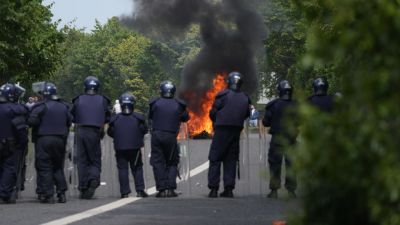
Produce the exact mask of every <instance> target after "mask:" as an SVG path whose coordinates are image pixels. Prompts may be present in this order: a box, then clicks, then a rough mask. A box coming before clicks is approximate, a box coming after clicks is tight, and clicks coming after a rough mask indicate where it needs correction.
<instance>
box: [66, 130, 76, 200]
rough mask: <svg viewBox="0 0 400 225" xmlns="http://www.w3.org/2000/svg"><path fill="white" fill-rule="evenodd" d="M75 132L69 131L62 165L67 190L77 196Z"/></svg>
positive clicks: (71, 194)
mask: <svg viewBox="0 0 400 225" xmlns="http://www.w3.org/2000/svg"><path fill="white" fill-rule="evenodd" d="M75 144H76V142H75V132H70V133H69V135H68V139H67V146H66V154H67V155H66V157H65V165H64V168H65V169H64V173H65V178H66V179H67V183H68V184H69V187H68V192H69V195H70V196H71V197H72V196H76V197H77V196H79V191H78V168H77V157H76V147H75Z"/></svg>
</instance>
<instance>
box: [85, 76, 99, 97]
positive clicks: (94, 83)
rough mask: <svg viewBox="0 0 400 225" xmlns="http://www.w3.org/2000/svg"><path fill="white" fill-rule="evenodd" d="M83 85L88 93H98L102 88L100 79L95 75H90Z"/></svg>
mask: <svg viewBox="0 0 400 225" xmlns="http://www.w3.org/2000/svg"><path fill="white" fill-rule="evenodd" d="M83 85H84V86H85V92H86V93H87V94H97V92H98V91H99V88H100V81H99V79H97V78H96V77H94V76H88V77H86V78H85V81H84V82H83Z"/></svg>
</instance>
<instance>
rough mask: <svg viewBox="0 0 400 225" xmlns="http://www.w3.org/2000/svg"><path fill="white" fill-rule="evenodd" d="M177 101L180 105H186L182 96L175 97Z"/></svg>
mask: <svg viewBox="0 0 400 225" xmlns="http://www.w3.org/2000/svg"><path fill="white" fill-rule="evenodd" d="M175 101H176V102H178V103H179V104H180V105H182V106H184V107H186V102H185V101H184V100H182V99H180V98H175Z"/></svg>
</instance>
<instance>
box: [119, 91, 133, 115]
mask: <svg viewBox="0 0 400 225" xmlns="http://www.w3.org/2000/svg"><path fill="white" fill-rule="evenodd" d="M135 103H136V98H135V96H134V95H132V94H130V93H128V92H126V93H124V94H122V95H121V96H120V97H119V104H121V111H122V114H131V113H132V112H133V110H134V108H135Z"/></svg>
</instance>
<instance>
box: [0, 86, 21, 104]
mask: <svg viewBox="0 0 400 225" xmlns="http://www.w3.org/2000/svg"><path fill="white" fill-rule="evenodd" d="M16 99H17V91H16V88H15V85H14V84H10V83H7V84H4V85H3V86H1V87H0V102H15V100H16Z"/></svg>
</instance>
